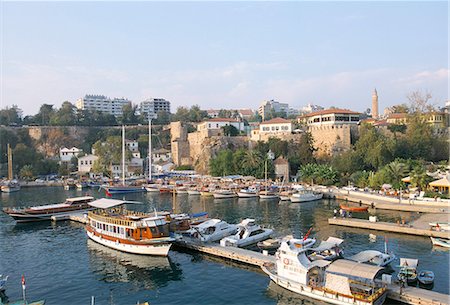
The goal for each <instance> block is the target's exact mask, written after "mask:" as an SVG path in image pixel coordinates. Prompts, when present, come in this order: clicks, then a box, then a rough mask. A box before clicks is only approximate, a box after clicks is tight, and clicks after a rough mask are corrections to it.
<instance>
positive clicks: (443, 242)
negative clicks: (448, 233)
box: [430, 237, 450, 248]
mask: <svg viewBox="0 0 450 305" xmlns="http://www.w3.org/2000/svg"><path fill="white" fill-rule="evenodd" d="M430 238H431V242H432V243H433V246H440V247H445V248H450V240H448V239H444V238H437V237H430Z"/></svg>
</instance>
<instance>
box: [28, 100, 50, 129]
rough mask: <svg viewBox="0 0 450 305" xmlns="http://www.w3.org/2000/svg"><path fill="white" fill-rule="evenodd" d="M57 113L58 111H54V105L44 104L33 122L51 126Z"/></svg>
mask: <svg viewBox="0 0 450 305" xmlns="http://www.w3.org/2000/svg"><path fill="white" fill-rule="evenodd" d="M55 113H56V111H55V109H53V105H50V104H42V105H41V107H40V108H39V112H38V113H37V114H36V115H35V116H34V117H33V119H32V122H33V123H35V124H38V125H42V126H46V125H50V120H51V119H52V117H53V116H54V115H55Z"/></svg>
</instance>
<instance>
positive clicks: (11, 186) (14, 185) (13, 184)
mask: <svg viewBox="0 0 450 305" xmlns="http://www.w3.org/2000/svg"><path fill="white" fill-rule="evenodd" d="M0 189H1V191H2V192H3V193H13V192H17V191H20V183H19V181H17V180H15V179H13V180H8V181H5V182H4V183H3V185H2V186H1V187H0Z"/></svg>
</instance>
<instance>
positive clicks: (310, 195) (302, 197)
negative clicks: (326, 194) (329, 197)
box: [291, 190, 323, 202]
mask: <svg viewBox="0 0 450 305" xmlns="http://www.w3.org/2000/svg"><path fill="white" fill-rule="evenodd" d="M322 197H323V194H322V193H316V192H313V191H308V190H303V191H298V192H297V193H294V194H292V195H291V201H292V202H307V201H314V200H319V199H322Z"/></svg>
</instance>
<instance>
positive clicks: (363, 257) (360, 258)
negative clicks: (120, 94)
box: [348, 250, 382, 263]
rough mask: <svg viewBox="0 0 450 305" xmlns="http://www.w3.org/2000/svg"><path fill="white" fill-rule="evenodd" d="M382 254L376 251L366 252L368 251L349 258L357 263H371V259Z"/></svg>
mask: <svg viewBox="0 0 450 305" xmlns="http://www.w3.org/2000/svg"><path fill="white" fill-rule="evenodd" d="M381 254H382V253H381V252H380V251H376V250H366V251H361V252H359V253H357V254H355V255H353V256H351V257H349V258H348V259H349V260H351V261H355V262H358V263H365V262H368V261H370V260H371V259H373V258H375V257H378V256H380V255H381Z"/></svg>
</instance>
